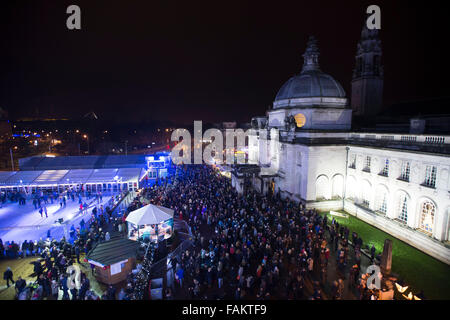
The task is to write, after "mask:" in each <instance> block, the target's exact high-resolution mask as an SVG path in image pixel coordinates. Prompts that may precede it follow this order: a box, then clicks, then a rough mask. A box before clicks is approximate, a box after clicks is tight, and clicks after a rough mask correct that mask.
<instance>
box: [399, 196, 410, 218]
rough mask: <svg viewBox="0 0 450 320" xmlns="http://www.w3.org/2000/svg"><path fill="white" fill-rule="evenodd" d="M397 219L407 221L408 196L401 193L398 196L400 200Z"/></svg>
mask: <svg viewBox="0 0 450 320" xmlns="http://www.w3.org/2000/svg"><path fill="white" fill-rule="evenodd" d="M398 204H399V208H398V217H397V218H398V219H399V220H400V221H402V222H404V223H406V222H408V197H407V196H406V194H402V195H401V196H400V200H399V202H398Z"/></svg>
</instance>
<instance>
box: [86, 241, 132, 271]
mask: <svg viewBox="0 0 450 320" xmlns="http://www.w3.org/2000/svg"><path fill="white" fill-rule="evenodd" d="M138 248H139V242H137V241H133V240H130V239H126V238H112V239H111V240H109V241H104V242H99V243H97V244H96V245H95V246H94V248H92V250H91V251H89V253H88V254H87V256H86V258H87V259H88V260H92V261H94V262H97V263H100V264H102V265H104V266H109V265H111V264H114V263H117V262H120V261H123V260H125V259H129V258H134V257H136V253H137V249H138Z"/></svg>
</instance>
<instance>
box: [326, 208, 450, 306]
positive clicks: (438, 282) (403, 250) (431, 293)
mask: <svg viewBox="0 0 450 320" xmlns="http://www.w3.org/2000/svg"><path fill="white" fill-rule="evenodd" d="M340 212H343V213H345V212H344V211H340ZM326 214H327V218H328V222H329V223H331V220H332V218H334V219H335V220H336V221H337V222H338V223H339V225H345V226H347V228H348V229H349V230H350V235H349V238H350V239H351V234H352V232H353V231H355V232H356V233H358V235H359V236H360V237H361V238H362V240H363V246H364V247H365V246H366V245H369V247H370V246H372V244H374V245H375V248H376V250H377V254H378V253H379V252H382V251H383V246H384V240H385V239H390V240H391V241H392V272H393V273H395V274H398V275H399V278H400V279H403V280H404V281H405V283H406V284H408V285H409V286H410V288H411V289H412V291H413V293H414V294H417V293H419V291H420V290H421V289H422V290H423V292H424V295H425V298H426V299H446V300H450V266H449V265H447V264H445V263H443V262H441V261H439V260H437V259H434V258H433V257H431V256H429V255H427V254H425V253H423V252H422V251H420V250H418V249H416V248H414V247H412V246H410V245H409V244H407V243H405V242H403V241H401V240H399V239H396V238H394V237H393V236H391V235H389V234H387V233H386V232H384V231H381V230H380V229H377V228H375V227H373V226H371V225H369V224H367V223H366V222H364V221H362V220H359V219H358V218H355V217H353V216H352V215H349V217H348V218H341V217H335V216H331V215H330V214H329V212H326ZM408 292H409V289H408Z"/></svg>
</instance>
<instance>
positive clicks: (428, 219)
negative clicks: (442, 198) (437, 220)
mask: <svg viewBox="0 0 450 320" xmlns="http://www.w3.org/2000/svg"><path fill="white" fill-rule="evenodd" d="M435 211H436V207H435V206H434V204H433V203H432V202H431V201H428V200H426V201H424V202H423V203H422V206H421V207H420V225H419V228H420V229H422V230H423V231H425V232H427V233H430V234H432V233H433V224H434V214H435Z"/></svg>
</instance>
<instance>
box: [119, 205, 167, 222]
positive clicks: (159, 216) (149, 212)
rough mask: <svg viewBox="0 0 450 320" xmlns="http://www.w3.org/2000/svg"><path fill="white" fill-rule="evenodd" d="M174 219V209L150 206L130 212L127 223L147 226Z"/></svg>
mask: <svg viewBox="0 0 450 320" xmlns="http://www.w3.org/2000/svg"><path fill="white" fill-rule="evenodd" d="M172 218H173V210H172V209H169V208H165V207H161V206H155V205H153V204H148V205H146V206H144V207H142V208H139V209H137V210H134V211H132V212H130V214H129V215H128V217H127V219H126V221H127V222H131V223H132V224H135V225H138V226H141V225H145V224H159V223H161V222H164V221H166V220H169V219H172Z"/></svg>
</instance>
